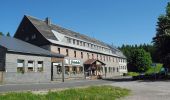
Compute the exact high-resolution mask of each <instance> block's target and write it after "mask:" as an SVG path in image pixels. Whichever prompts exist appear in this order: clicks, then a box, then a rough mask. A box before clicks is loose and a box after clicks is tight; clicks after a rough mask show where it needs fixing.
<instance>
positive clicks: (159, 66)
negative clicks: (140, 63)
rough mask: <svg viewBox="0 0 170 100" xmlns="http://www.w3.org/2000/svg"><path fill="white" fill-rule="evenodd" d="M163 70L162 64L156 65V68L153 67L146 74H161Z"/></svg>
mask: <svg viewBox="0 0 170 100" xmlns="http://www.w3.org/2000/svg"><path fill="white" fill-rule="evenodd" d="M161 68H162V64H159V63H158V64H156V66H155V67H151V68H150V69H149V70H147V71H146V72H145V74H152V73H159V72H160V70H161Z"/></svg>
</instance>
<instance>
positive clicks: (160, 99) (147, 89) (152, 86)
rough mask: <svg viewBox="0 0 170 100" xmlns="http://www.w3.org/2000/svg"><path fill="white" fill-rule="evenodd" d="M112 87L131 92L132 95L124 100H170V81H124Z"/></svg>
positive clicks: (123, 99)
mask: <svg viewBox="0 0 170 100" xmlns="http://www.w3.org/2000/svg"><path fill="white" fill-rule="evenodd" d="M112 85H113V86H119V87H123V88H127V89H130V90H131V95H130V96H128V97H125V98H122V100H170V81H155V82H152V81H148V82H146V81H128V82H125V81H122V82H113V83H112Z"/></svg>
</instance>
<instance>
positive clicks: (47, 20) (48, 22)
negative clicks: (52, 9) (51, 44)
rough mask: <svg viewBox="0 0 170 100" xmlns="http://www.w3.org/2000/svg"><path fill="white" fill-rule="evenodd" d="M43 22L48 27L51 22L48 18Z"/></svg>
mask: <svg viewBox="0 0 170 100" xmlns="http://www.w3.org/2000/svg"><path fill="white" fill-rule="evenodd" d="M45 22H46V24H47V25H49V26H50V25H51V20H50V18H49V17H47V18H45Z"/></svg>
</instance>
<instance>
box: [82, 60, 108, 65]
mask: <svg viewBox="0 0 170 100" xmlns="http://www.w3.org/2000/svg"><path fill="white" fill-rule="evenodd" d="M96 61H98V62H100V63H101V64H102V65H106V64H105V63H103V62H102V61H100V60H98V59H88V60H87V61H85V62H84V64H85V65H91V64H93V63H95V62H96Z"/></svg>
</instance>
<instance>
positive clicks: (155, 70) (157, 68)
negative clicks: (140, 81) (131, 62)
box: [128, 63, 162, 76]
mask: <svg viewBox="0 0 170 100" xmlns="http://www.w3.org/2000/svg"><path fill="white" fill-rule="evenodd" d="M161 68H162V64H160V63H157V64H156V66H155V67H151V68H149V69H148V70H147V71H146V72H145V74H153V73H159V72H160V71H161ZM128 75H129V76H138V75H139V73H138V72H128Z"/></svg>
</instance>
